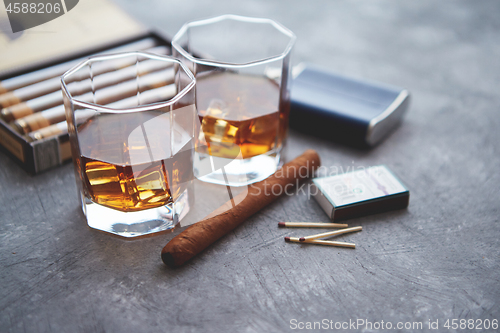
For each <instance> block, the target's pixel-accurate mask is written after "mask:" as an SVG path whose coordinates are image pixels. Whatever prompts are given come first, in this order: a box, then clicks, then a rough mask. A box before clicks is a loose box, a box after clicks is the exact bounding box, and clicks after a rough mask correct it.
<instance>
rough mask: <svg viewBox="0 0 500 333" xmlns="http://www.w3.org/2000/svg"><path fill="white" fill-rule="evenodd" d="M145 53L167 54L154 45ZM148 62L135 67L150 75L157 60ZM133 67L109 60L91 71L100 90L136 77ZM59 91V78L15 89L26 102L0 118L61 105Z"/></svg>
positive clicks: (125, 60) (123, 61)
mask: <svg viewBox="0 0 500 333" xmlns="http://www.w3.org/2000/svg"><path fill="white" fill-rule="evenodd" d="M146 51H148V52H152V53H156V54H163V55H165V54H167V53H168V52H169V49H168V48H167V47H165V46H157V47H154V48H151V49H147V50H146ZM148 62H149V65H148V64H146V65H145V66H143V64H142V63H141V66H138V68H140V70H141V71H142V70H143V68H144V71H146V72H148V71H149V72H151V71H154V70H155V67H157V66H159V65H157V64H158V63H159V62H158V61H148ZM152 63H154V64H152ZM135 64H136V59H134V58H133V57H126V58H120V59H115V60H114V61H109V62H106V63H105V64H99V63H97V64H96V65H95V66H94V68H93V73H94V75H96V77H95V78H94V79H95V80H97V81H98V82H97V84H99V85H100V86H99V88H101V87H104V86H108V85H111V84H116V83H119V82H123V81H125V80H129V79H132V78H133V77H134V76H135V75H137V73H136V67H135V66H133V65H135ZM159 67H161V66H159ZM121 68H123V69H121ZM120 69H121V70H120ZM139 74H141V73H139ZM97 78H99V79H97ZM60 89H61V79H60V78H59V77H55V78H52V79H49V80H46V81H42V82H39V83H36V84H33V85H30V86H26V87H24V88H21V89H18V90H16V91H14V92H13V93H16V96H21V97H20V100H25V102H20V103H18V104H14V105H11V106H8V107H5V108H3V109H2V111H1V113H0V116H1V117H2V118H3V119H4V120H5V121H7V122H10V121H13V120H15V119H19V118H22V117H25V116H27V115H30V114H33V113H35V112H38V111H42V110H45V109H48V108H50V107H53V106H55V105H58V104H61V103H62V94H61V91H60ZM88 89H89V90H90V85H89V86H88ZM96 89H97V87H96ZM0 97H1V96H0Z"/></svg>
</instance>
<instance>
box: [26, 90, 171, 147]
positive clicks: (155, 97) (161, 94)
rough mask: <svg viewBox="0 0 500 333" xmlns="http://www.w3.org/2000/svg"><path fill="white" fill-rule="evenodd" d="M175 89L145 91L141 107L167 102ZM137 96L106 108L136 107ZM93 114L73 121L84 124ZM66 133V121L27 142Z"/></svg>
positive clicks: (30, 136) (79, 114)
mask: <svg viewBox="0 0 500 333" xmlns="http://www.w3.org/2000/svg"><path fill="white" fill-rule="evenodd" d="M175 94H176V87H175V84H169V85H167V86H164V87H160V88H155V89H151V90H146V91H144V92H142V93H141V105H146V104H152V103H157V102H161V101H165V100H168V99H170V98H172V97H173V96H175ZM138 105H139V103H138V99H137V96H132V97H128V98H125V99H122V100H119V101H116V102H113V103H109V104H106V105H105V106H106V107H109V108H113V109H124V108H131V107H135V106H138ZM94 114H95V111H94V110H88V112H85V111H80V112H77V113H76V115H75V121H76V123H77V125H79V124H82V123H84V122H85V121H86V120H87V119H89V118H90V117H92V116H93V115H94ZM67 133H68V124H67V122H66V121H61V122H59V123H56V124H53V125H50V126H47V127H44V128H41V129H39V130H36V131H33V132H31V133H28V141H30V142H32V141H36V140H42V139H45V138H49V137H52V136H56V135H63V134H67Z"/></svg>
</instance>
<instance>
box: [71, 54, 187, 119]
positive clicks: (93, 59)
mask: <svg viewBox="0 0 500 333" xmlns="http://www.w3.org/2000/svg"><path fill="white" fill-rule="evenodd" d="M134 55H135V56H139V55H140V56H143V57H146V58H149V59H153V60H159V61H165V62H173V63H177V64H178V65H179V66H180V67H181V68H182V69H183V70H184V72H185V73H186V75H187V76H188V78H189V79H190V81H191V82H189V84H188V85H187V86H186V87H184V89H182V90H181V91H180V92H178V93H177V94H176V95H175V96H173V97H172V98H170V99H168V100H167V101H164V102H157V103H151V104H145V105H142V106H141V105H139V106H134V107H130V108H123V109H119V108H110V107H107V106H104V105H99V104H95V103H90V102H85V101H81V100H79V99H78V98H76V97H74V96H73V95H71V93H70V92H69V89H68V86H67V85H66V81H65V80H66V79H67V78H68V77H70V76H71V75H73V74H75V73H76V72H77V71H78V70H80V69H82V68H83V67H84V66H86V65H88V64H89V63H92V62H96V61H105V60H110V59H119V58H125V57H130V56H134ZM195 85H196V78H195V77H194V75H193V73H191V71H190V70H189V69H188V68H187V67H186V66H185V65H184V64H183V63H182V62H181V61H180V60H178V59H176V58H174V57H170V56H160V55H157V54H153V53H149V52H143V51H129V52H122V53H111V54H105V55H95V56H90V57H88V58H87V59H85V60H83V61H81V62H80V63H78V64H77V65H75V66H73V67H72V68H71V69H69V70H67V71H66V72H65V73H64V74H63V75H61V88H62V90H63V91H64V93H65V94H66V95H67V96H68V97H69V98H70V99H71V102H72V103H73V104H75V105H78V106H80V107H83V108H87V109H92V110H95V111H99V112H102V113H134V112H143V111H154V110H157V109H159V108H163V107H168V106H171V105H172V104H174V103H176V102H178V101H179V100H180V99H181V98H182V97H184V96H185V95H186V94H187V93H188V92H189V91H190V90H192V89H193V88H194V86H195Z"/></svg>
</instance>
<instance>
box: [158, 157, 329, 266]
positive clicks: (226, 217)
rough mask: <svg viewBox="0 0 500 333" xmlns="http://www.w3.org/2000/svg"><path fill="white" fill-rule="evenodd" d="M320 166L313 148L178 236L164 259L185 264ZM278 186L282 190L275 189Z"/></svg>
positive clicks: (162, 253)
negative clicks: (215, 213)
mask: <svg viewBox="0 0 500 333" xmlns="http://www.w3.org/2000/svg"><path fill="white" fill-rule="evenodd" d="M319 166H320V158H319V156H318V153H316V151H315V150H312V149H310V150H306V151H305V152H304V153H303V154H302V155H301V156H299V157H297V158H296V159H294V160H293V161H290V162H288V163H287V164H285V165H284V166H283V168H281V169H280V170H278V171H276V172H275V173H274V174H273V175H271V176H270V177H269V178H267V179H265V180H263V181H261V182H258V183H255V184H252V185H250V186H249V187H248V193H245V192H243V193H241V194H240V195H238V196H237V197H235V198H234V199H233V200H230V201H228V202H227V203H226V204H224V205H223V206H222V207H220V208H219V209H218V210H217V211H220V212H221V213H220V214H217V215H215V216H214V215H213V214H210V215H209V216H211V217H208V218H206V219H205V220H202V221H200V222H198V223H196V224H194V225H192V226H190V227H188V228H187V229H186V230H184V231H183V232H181V233H180V234H179V235H177V236H176V237H174V238H173V239H172V240H171V241H170V242H168V244H167V245H166V246H165V247H164V248H163V250H162V251H161V259H162V260H163V262H164V263H165V264H166V265H168V266H171V267H176V266H181V265H183V264H184V263H185V262H186V261H188V260H189V259H191V258H193V257H194V256H195V255H197V254H198V253H200V252H201V251H203V250H204V249H205V248H207V247H208V246H209V245H210V244H212V243H213V242H215V241H216V240H218V239H219V238H221V237H222V236H224V235H225V234H227V233H228V232H229V231H231V230H233V229H234V228H236V227H237V226H238V225H240V224H241V223H242V222H243V221H245V220H246V219H247V218H248V217H250V216H251V215H253V214H254V213H256V212H258V211H260V210H261V209H262V208H264V207H265V206H267V205H269V204H270V203H272V202H274V201H275V200H276V199H278V198H279V197H280V196H281V195H283V193H285V192H287V191H284V190H283V189H285V186H287V187H290V185H291V186H297V185H299V184H300V183H301V182H302V181H304V180H305V179H307V178H309V177H312V175H313V174H314V171H315V170H316V169H317V168H318V167H319ZM304 171H305V172H304ZM276 187H278V188H281V189H282V190H281V191H277V190H274V189H275V188H276ZM270 189H273V190H270ZM274 193H278V194H274ZM234 202H239V204H237V205H233V203H234Z"/></svg>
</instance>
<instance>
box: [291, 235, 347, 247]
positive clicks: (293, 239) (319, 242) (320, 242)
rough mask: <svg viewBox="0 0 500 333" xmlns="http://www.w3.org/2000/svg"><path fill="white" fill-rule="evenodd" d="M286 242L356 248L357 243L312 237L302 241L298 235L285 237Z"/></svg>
mask: <svg viewBox="0 0 500 333" xmlns="http://www.w3.org/2000/svg"><path fill="white" fill-rule="evenodd" d="M285 242H293V243H301V244H317V245H328V246H336V247H348V248H351V249H355V248H356V244H354V243H346V242H333V241H326V240H319V239H311V240H308V241H304V242H301V241H300V239H299V238H298V237H285Z"/></svg>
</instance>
